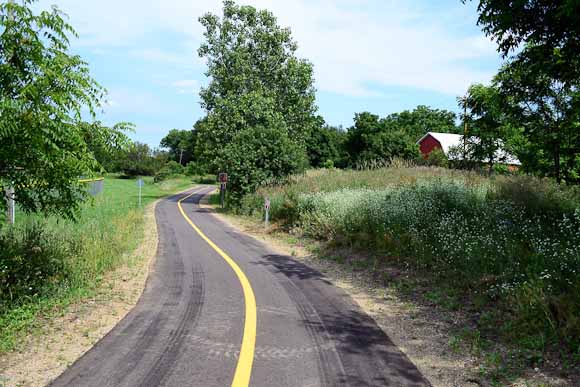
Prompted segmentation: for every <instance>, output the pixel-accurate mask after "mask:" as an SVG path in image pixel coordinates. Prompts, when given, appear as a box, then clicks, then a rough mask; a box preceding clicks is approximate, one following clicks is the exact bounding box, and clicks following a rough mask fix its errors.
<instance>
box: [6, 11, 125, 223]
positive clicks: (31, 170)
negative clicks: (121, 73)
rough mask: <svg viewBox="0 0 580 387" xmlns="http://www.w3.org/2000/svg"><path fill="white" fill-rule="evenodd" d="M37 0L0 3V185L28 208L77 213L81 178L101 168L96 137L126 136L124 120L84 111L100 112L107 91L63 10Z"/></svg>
mask: <svg viewBox="0 0 580 387" xmlns="http://www.w3.org/2000/svg"><path fill="white" fill-rule="evenodd" d="M32 4H33V1H32V0H23V1H22V2H21V3H14V2H3V3H0V176H1V177H0V185H1V186H2V188H6V187H7V186H9V185H13V186H14V188H15V191H16V200H17V202H18V203H19V206H20V207H21V208H22V209H23V210H24V211H42V212H45V213H60V214H62V215H65V216H69V217H72V216H73V215H74V212H75V209H76V208H77V207H78V204H79V202H80V201H81V200H82V198H83V197H84V196H85V189H84V187H83V186H82V185H81V184H80V183H79V182H78V181H77V180H78V179H79V177H81V176H87V175H90V174H92V173H95V172H97V171H99V170H100V168H101V167H100V165H99V163H98V162H97V160H96V159H95V155H94V154H93V153H92V152H91V151H90V149H89V143H90V144H95V143H100V145H101V146H104V147H107V146H109V145H111V142H109V141H108V140H107V139H115V140H114V142H122V141H123V136H124V135H123V130H124V129H125V126H124V125H121V126H116V127H113V128H105V127H103V126H102V125H100V124H95V123H91V122H86V121H85V120H84V119H83V115H85V116H86V115H88V116H89V117H90V118H92V119H93V120H94V117H95V110H96V109H97V108H98V107H99V106H100V104H101V101H102V99H103V98H104V95H105V91H104V89H103V88H102V87H101V86H99V84H98V83H97V82H96V81H95V80H94V79H93V78H92V77H91V76H90V74H89V68H88V65H87V63H86V62H84V61H83V60H82V59H81V58H80V57H79V56H78V55H72V54H70V53H69V52H68V48H69V36H76V34H75V31H74V29H73V28H72V26H71V25H69V24H68V23H67V22H66V21H65V18H64V17H63V14H62V13H61V12H60V11H59V10H58V9H57V8H56V7H53V8H52V9H51V10H50V11H41V12H40V13H38V14H35V13H34V12H33V10H32ZM86 111H88V114H87V113H86ZM4 205H5V203H4V201H3V200H2V201H0V206H4Z"/></svg>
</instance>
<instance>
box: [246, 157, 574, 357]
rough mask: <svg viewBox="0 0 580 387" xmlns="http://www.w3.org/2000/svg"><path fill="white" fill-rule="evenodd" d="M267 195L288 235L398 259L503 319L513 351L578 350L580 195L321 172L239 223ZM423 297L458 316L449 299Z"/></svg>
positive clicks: (485, 182) (277, 191)
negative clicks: (516, 347)
mask: <svg viewBox="0 0 580 387" xmlns="http://www.w3.org/2000/svg"><path fill="white" fill-rule="evenodd" d="M379 167H380V166H379ZM264 196H268V197H270V199H271V203H272V205H271V215H272V219H275V220H278V221H279V222H281V223H282V224H283V225H285V227H287V228H289V229H290V230H294V231H299V233H302V234H303V235H306V236H309V237H312V238H315V239H319V240H324V241H329V242H331V243H332V244H335V245H343V246H347V247H351V248H357V249H365V250H368V251H371V252H373V254H376V253H380V254H383V255H384V256H393V257H398V258H400V259H401V260H402V261H403V262H404V263H406V264H408V265H411V266H412V267H414V268H416V269H420V270H423V271H428V272H430V273H433V275H434V276H436V277H438V278H439V279H440V280H442V281H443V283H446V284H447V285H449V287H451V288H454V289H457V290H458V291H459V292H460V293H462V294H464V295H468V296H469V298H470V299H472V300H473V305H472V307H474V308H479V309H481V310H483V311H487V310H490V309H492V310H493V309H495V310H501V311H502V318H501V319H500V318H498V316H497V315H496V316H495V317H494V318H496V320H495V321H493V322H488V323H489V324H490V325H492V324H496V329H497V323H498V321H499V322H500V323H501V324H503V325H505V327H506V328H505V329H504V333H505V337H506V338H508V339H509V340H512V341H514V342H516V343H520V345H522V346H524V347H526V348H529V349H533V350H540V351H541V350H544V349H545V348H546V347H547V346H548V345H552V346H563V347H564V348H567V351H568V352H570V353H575V352H576V351H578V350H579V348H580V306H579V305H580V191H578V189H576V188H566V187H561V186H559V185H557V184H554V183H552V182H550V181H547V180H539V179H534V178H529V177H497V178H493V179H488V178H483V177H481V176H479V175H476V174H473V173H463V172H458V171H451V170H444V169H440V168H425V167H416V168H412V167H410V166H406V165H397V166H396V167H395V168H382V169H380V168H379V169H373V170H361V171H338V170H331V171H327V170H317V171H310V172H308V173H306V174H305V175H300V176H296V177H294V178H292V179H291V180H290V182H289V183H287V184H285V185H282V186H272V187H264V188H262V189H261V190H260V191H259V192H258V193H257V194H256V195H250V196H247V197H246V198H245V199H244V201H243V203H242V207H241V209H240V210H241V212H243V213H245V214H252V213H254V214H257V213H260V208H261V206H262V197H264ZM429 297H431V298H432V301H433V302H434V303H435V304H437V305H441V306H442V307H444V308H447V309H456V308H459V304H458V302H457V300H456V299H455V298H454V297H446V296H444V295H441V294H431V295H429ZM526 340H527V341H526Z"/></svg>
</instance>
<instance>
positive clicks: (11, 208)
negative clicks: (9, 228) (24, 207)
mask: <svg viewBox="0 0 580 387" xmlns="http://www.w3.org/2000/svg"><path fill="white" fill-rule="evenodd" d="M6 201H7V204H8V214H7V215H8V222H10V224H14V222H15V221H16V204H15V203H14V187H12V186H10V187H8V188H7V189H6Z"/></svg>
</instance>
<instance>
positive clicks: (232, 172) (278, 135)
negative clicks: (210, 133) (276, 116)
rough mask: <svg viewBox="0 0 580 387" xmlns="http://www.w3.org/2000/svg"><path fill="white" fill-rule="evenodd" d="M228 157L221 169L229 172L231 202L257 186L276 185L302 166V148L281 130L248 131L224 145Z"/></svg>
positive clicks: (303, 155) (253, 129)
mask: <svg viewBox="0 0 580 387" xmlns="http://www.w3.org/2000/svg"><path fill="white" fill-rule="evenodd" d="M225 151H226V152H227V154H228V155H230V157H229V158H228V159H227V160H225V162H224V167H225V168H226V169H225V170H226V171H229V181H228V187H234V189H229V188H228V189H229V190H230V197H229V198H230V199H231V200H233V201H234V202H235V203H238V202H239V200H240V199H241V198H242V197H243V196H244V195H247V194H249V193H251V192H254V191H255V189H256V188H258V186H259V185H261V184H265V183H268V182H276V181H279V180H280V179H281V178H283V177H285V176H288V175H289V174H291V173H292V172H294V171H297V170H301V169H303V168H304V167H305V166H306V163H307V161H306V157H305V154H304V151H303V149H302V148H301V147H300V146H299V145H297V144H296V143H295V142H293V141H292V140H290V138H289V137H288V134H287V133H286V131H285V130H279V129H276V128H261V127H258V128H248V129H246V130H242V131H240V132H239V133H238V134H237V135H236V136H235V137H234V138H233V140H232V141H231V142H230V143H229V144H227V146H226V147H225Z"/></svg>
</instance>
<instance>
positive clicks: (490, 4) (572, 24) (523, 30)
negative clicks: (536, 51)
mask: <svg viewBox="0 0 580 387" xmlns="http://www.w3.org/2000/svg"><path fill="white" fill-rule="evenodd" d="M478 11H479V14H480V15H479V20H478V24H479V25H481V26H483V30H484V31H485V33H486V34H487V35H488V36H490V37H492V38H493V40H494V41H496V42H497V43H498V45H499V50H500V52H501V53H502V54H503V55H504V57H506V56H508V55H509V54H510V52H512V51H515V50H517V49H518V48H519V47H521V45H522V44H524V43H530V44H533V45H534V46H537V47H539V48H540V49H541V51H543V52H544V56H545V58H546V59H547V60H550V61H553V62H558V63H559V67H560V71H559V74H560V75H559V76H557V77H556V78H557V79H559V80H561V81H563V82H566V81H569V80H574V79H576V80H577V79H580V66H578V59H579V58H578V53H579V52H580V3H578V1H576V0H554V1H531V0H523V1H517V2H506V1H502V0H480V1H479V6H478ZM554 50H558V51H559V55H558V56H552V54H553V52H554Z"/></svg>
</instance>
